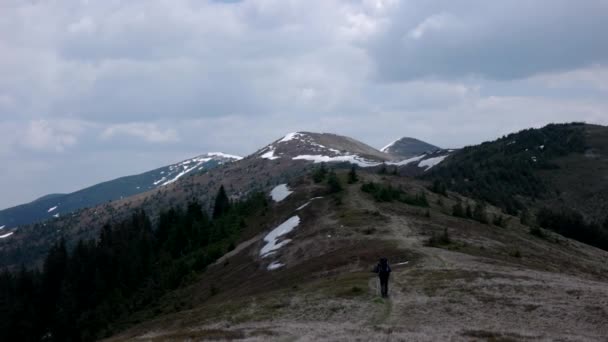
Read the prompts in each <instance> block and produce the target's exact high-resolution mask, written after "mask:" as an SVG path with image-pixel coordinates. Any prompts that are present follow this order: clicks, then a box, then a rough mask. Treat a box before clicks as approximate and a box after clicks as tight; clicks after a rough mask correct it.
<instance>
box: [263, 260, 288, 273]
mask: <svg viewBox="0 0 608 342" xmlns="http://www.w3.org/2000/svg"><path fill="white" fill-rule="evenodd" d="M283 266H285V265H284V264H282V263H280V262H278V261H275V262H273V263H272V264H270V265H268V268H267V269H268V270H269V271H273V270H276V269H277V268H281V267H283Z"/></svg>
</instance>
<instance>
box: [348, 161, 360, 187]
mask: <svg viewBox="0 0 608 342" xmlns="http://www.w3.org/2000/svg"><path fill="white" fill-rule="evenodd" d="M358 180H359V176H357V169H356V166H355V165H353V166H352V167H351V168H350V172H349V173H348V184H354V183H357V181H358Z"/></svg>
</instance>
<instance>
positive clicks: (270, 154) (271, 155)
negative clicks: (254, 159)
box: [260, 147, 279, 160]
mask: <svg viewBox="0 0 608 342" xmlns="http://www.w3.org/2000/svg"><path fill="white" fill-rule="evenodd" d="M260 157H262V158H265V159H270V160H274V159H278V158H279V157H277V156H275V155H274V148H272V147H271V148H269V150H268V152H266V153H264V154H262V155H261V156H260Z"/></svg>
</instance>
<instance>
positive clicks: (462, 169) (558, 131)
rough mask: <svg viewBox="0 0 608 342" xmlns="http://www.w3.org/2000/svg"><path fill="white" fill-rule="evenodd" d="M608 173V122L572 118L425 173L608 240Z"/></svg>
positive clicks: (458, 155)
mask: <svg viewBox="0 0 608 342" xmlns="http://www.w3.org/2000/svg"><path fill="white" fill-rule="evenodd" d="M606 175H608V127H605V126H597V125H587V124H582V123H570V124H550V125H547V126H545V127H543V128H539V129H526V130H523V131H520V132H517V133H513V134H509V135H507V136H504V137H502V138H500V139H497V140H495V141H491V142H485V143H483V144H480V145H475V146H468V147H465V148H463V149H461V150H459V151H456V152H454V153H453V154H452V155H451V156H450V157H448V158H447V159H446V160H445V162H443V163H441V165H439V166H438V167H436V168H434V169H433V170H431V171H430V172H428V173H426V174H424V175H422V176H421V177H422V178H423V179H428V180H432V181H434V182H440V183H442V184H443V185H445V186H446V187H447V189H449V190H452V191H455V192H458V193H461V194H464V195H467V196H471V197H474V198H477V199H481V200H484V201H486V202H488V203H491V204H494V205H497V206H500V207H502V208H503V209H504V210H505V211H507V212H508V213H510V214H513V215H516V214H517V213H520V215H522V214H525V212H528V211H529V212H532V213H533V214H535V213H538V212H542V213H543V215H541V217H540V218H541V219H539V220H538V223H539V224H540V225H541V226H545V227H547V228H553V229H554V230H558V231H560V232H561V233H563V234H566V235H567V236H571V237H574V238H578V239H582V241H585V242H587V243H592V244H596V245H598V246H600V245H601V246H608V177H607V176H606ZM602 226H604V227H603V228H602ZM602 229H603V232H601V231H602ZM604 240H605V241H604Z"/></svg>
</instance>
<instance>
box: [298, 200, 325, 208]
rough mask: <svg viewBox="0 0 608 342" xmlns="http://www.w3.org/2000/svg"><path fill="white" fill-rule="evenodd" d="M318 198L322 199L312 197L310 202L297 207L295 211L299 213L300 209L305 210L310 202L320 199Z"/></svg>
mask: <svg viewBox="0 0 608 342" xmlns="http://www.w3.org/2000/svg"><path fill="white" fill-rule="evenodd" d="M320 198H323V197H313V198H311V199H310V201H308V202H306V203H304V204H302V205H301V206H299V207H298V209H296V211H299V210H302V209H304V208H306V206H307V205H309V204H310V203H311V202H312V201H314V200H316V199H320Z"/></svg>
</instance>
